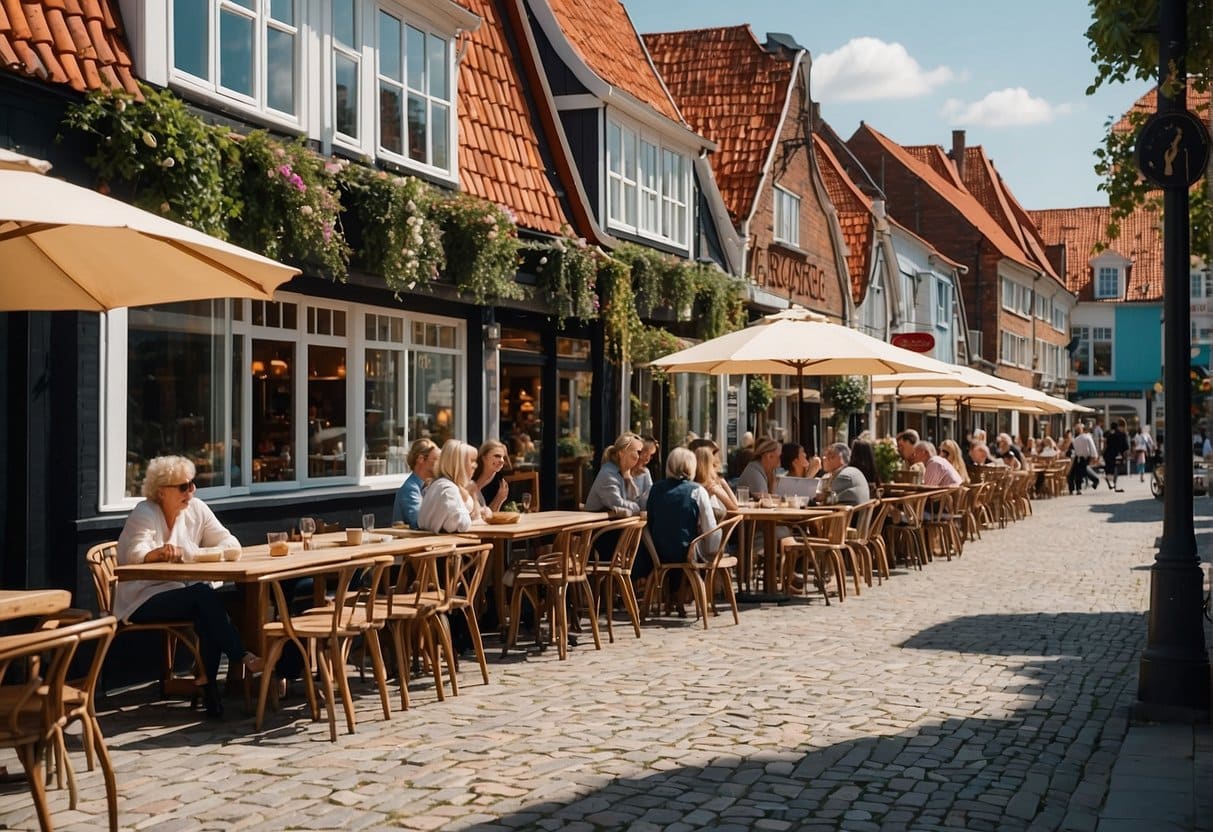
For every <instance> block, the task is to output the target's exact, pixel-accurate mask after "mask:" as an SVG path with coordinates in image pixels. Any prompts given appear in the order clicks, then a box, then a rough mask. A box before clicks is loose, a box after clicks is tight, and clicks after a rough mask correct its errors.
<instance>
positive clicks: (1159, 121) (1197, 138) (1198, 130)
mask: <svg viewBox="0 0 1213 832" xmlns="http://www.w3.org/2000/svg"><path fill="white" fill-rule="evenodd" d="M1208 164H1209V131H1208V130H1206V129H1205V125H1204V122H1202V121H1201V120H1200V119H1199V118H1198V117H1197V116H1196V114H1195V113H1193V112H1191V111H1189V110H1179V111H1176V112H1171V113H1155V114H1154V115H1152V116H1150V118H1149V120H1147V121H1146V123H1145V124H1144V125H1142V128H1141V133H1139V134H1138V136H1137V167H1139V168H1140V169H1141V172H1142V173H1143V174H1144V175H1145V177H1146V178H1147V179H1149V180H1150V181H1151V182H1153V183H1154V184H1155V185H1161V186H1162V187H1164V188H1187V187H1189V186H1190V185H1193V184H1195V182H1196V180H1197V179H1200V177H1202V176H1204V173H1205V168H1206V167H1208Z"/></svg>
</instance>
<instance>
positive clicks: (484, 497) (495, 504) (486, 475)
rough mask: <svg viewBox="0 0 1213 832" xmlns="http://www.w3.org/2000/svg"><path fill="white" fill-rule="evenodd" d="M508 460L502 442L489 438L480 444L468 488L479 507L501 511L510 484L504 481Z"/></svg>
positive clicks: (508, 494)
mask: <svg viewBox="0 0 1213 832" xmlns="http://www.w3.org/2000/svg"><path fill="white" fill-rule="evenodd" d="M508 460H509V454H508V453H507V452H506V448H505V445H504V444H503V443H501V442H498V441H497V440H495V439H490V440H488V441H487V442H485V443H484V444H483V445H481V446H480V451H479V452H478V453H477V454H476V470H475V471H473V472H472V484H471V487H470V489H469V490H470V491H471V492H472V497H473V498H474V499H475V500H476V504H477V505H479V506H480V507H481V508H488V509H489V510H490V511H501V505H502V503H504V502H505V500H506V498H507V497H509V496H510V484H509V483H508V482H506V481H505V471H506V470H507V469H508V468H509V464H508Z"/></svg>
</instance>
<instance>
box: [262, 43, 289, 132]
mask: <svg viewBox="0 0 1213 832" xmlns="http://www.w3.org/2000/svg"><path fill="white" fill-rule="evenodd" d="M266 48H267V52H268V64H267V66H266V75H267V78H266V96H267V98H268V103H269V106H270V107H271V108H273V109H275V110H278V111H279V112H282V113H290V114H291V115H294V114H295V36H294V35H292V34H290V33H288V32H282V31H279V30H278V29H269V30H268V31H267V32H266Z"/></svg>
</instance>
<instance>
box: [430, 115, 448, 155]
mask: <svg viewBox="0 0 1213 832" xmlns="http://www.w3.org/2000/svg"><path fill="white" fill-rule="evenodd" d="M430 116H431V118H432V119H433V126H432V127H431V128H430V130H431V132H430V142H431V144H433V153H434V158H432V159H430V164H431V165H433V166H434V167H436V168H442V169H443V170H446V169H448V168H450V166H451V158H450V139H449V137H448V132H447V125H448V124H449V123H450V110H449V109H447V106H446V105H445V104H438V103H434V104H431V105H430Z"/></svg>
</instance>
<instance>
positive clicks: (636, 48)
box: [548, 0, 683, 124]
mask: <svg viewBox="0 0 1213 832" xmlns="http://www.w3.org/2000/svg"><path fill="white" fill-rule="evenodd" d="M548 3H549V5H550V7H551V9H552V13H553V14H554V15H555V16H556V20H557V22H558V23H559V24H560V30H561V31H562V32H564V36H565V37H566V38H567V39H568V41H569V44H570V45H571V46H572V47H573V49H574V50H575V51H576V52H577V54H578V55H579V56H580V57H581V59H582V60H583V61H584V62H585V65H586V66H588V67H589V68H590V69H591V70H592V71H593V72H594V74H595V75H597V76H598V77H599V78H601V79H602V80H604V81H606V82H607V83H608V84H611V85H612V86H615V87H618V88H619V89H621V90H624V91H625V92H628V93H631V95H632V96H633V97H635V98H637V99H639V100H640V101H643V102H644V103H646V104H648V105H649V106H650V107H652V108H653V109H654V110H656V111H657V112H659V113H661V115H663V116H665V117H666V118H668V119H672V120H673V121H676V122H678V123H679V124H682V123H683V120H682V115H681V113H679V112H678V107H677V105H675V103H674V100H673V99H672V98H671V97H670V94H669V92H668V91H667V90H666V88H665V86H664V85H663V84H662V83H661V78H660V77H658V75H657V70H656V69H654V68H653V64H652V63H651V62H650V61H649V55H648V52H647V51H646V50H645V48H644V43H643V42H642V41H641V40H640V35H639V34H637V32H636V27H634V26H633V25H632V19H631V18H630V17H629V16H628V12H627V9H625V8H624V7H623V3H621V2H620V1H619V0H600V1H599V2H592V3H587V2H585V0H548Z"/></svg>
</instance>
